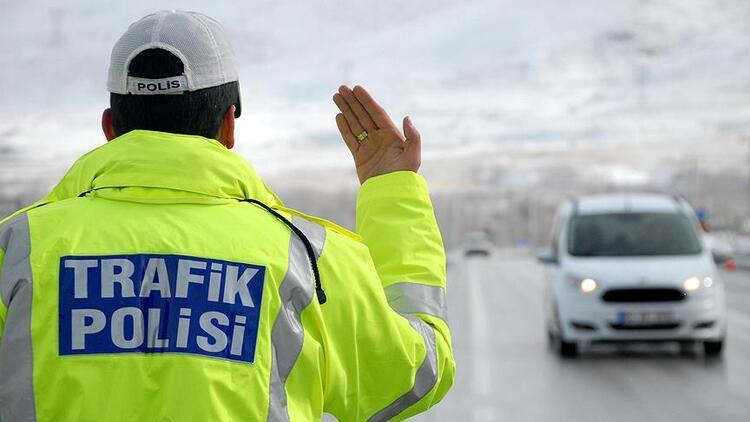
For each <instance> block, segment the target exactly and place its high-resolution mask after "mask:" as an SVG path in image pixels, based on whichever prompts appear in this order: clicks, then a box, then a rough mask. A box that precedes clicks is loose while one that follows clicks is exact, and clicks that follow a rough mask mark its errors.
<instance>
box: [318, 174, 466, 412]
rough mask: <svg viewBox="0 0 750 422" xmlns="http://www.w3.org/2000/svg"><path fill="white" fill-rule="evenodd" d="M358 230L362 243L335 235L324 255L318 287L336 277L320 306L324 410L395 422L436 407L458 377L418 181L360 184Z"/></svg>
mask: <svg viewBox="0 0 750 422" xmlns="http://www.w3.org/2000/svg"><path fill="white" fill-rule="evenodd" d="M357 232H358V234H359V235H360V236H361V238H362V242H361V243H360V242H355V241H352V240H350V239H345V240H346V241H345V240H344V239H339V238H338V237H336V236H335V233H334V235H332V236H330V237H329V240H328V241H327V242H326V247H325V250H324V252H323V255H322V257H321V265H322V267H323V269H322V271H324V274H323V275H324V283H325V282H326V280H329V278H328V277H330V280H332V281H333V280H337V281H336V284H337V286H335V288H333V287H329V288H328V289H327V292H328V294H329V302H328V303H327V304H326V305H323V306H322V307H321V312H322V314H323V318H324V320H325V321H326V326H327V331H328V336H329V338H330V340H331V341H330V342H329V343H330V344H329V345H328V346H329V347H327V349H328V352H327V354H328V356H327V359H326V361H327V363H328V365H327V383H326V393H325V394H326V397H325V410H326V411H327V412H329V413H331V414H333V415H334V416H336V417H338V418H339V419H340V420H343V421H360V420H376V421H379V420H392V419H395V420H401V419H405V418H407V417H409V416H412V415H415V414H417V413H420V412H423V411H425V410H426V409H428V408H429V407H431V406H433V405H434V404H436V403H437V402H439V401H440V400H441V399H442V398H443V397H444V396H445V394H446V393H447V392H448V389H449V388H450V386H451V384H452V382H453V375H454V371H455V362H454V360H453V352H452V345H451V336H450V331H449V328H448V324H447V317H446V299H445V287H446V284H445V283H446V280H445V251H444V248H443V244H442V239H441V237H440V232H439V230H438V227H437V222H436V220H435V215H434V211H433V209H432V204H431V202H430V199H429V195H428V191H427V186H426V183H425V181H424V179H423V178H422V177H421V176H419V175H417V174H416V173H413V172H397V173H391V174H387V175H383V176H378V177H375V178H372V179H369V180H368V181H366V182H365V183H364V184H363V186H362V187H361V189H360V192H359V197H358V200H357ZM341 237H343V236H341ZM340 280H346V283H347V284H348V285H347V286H345V287H341V285H338V283H341V281H340Z"/></svg>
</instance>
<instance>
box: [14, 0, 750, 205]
mask: <svg viewBox="0 0 750 422" xmlns="http://www.w3.org/2000/svg"><path fill="white" fill-rule="evenodd" d="M175 7H176V8H183V9H192V10H199V11H203V12H205V13H207V14H209V15H211V16H213V17H215V18H216V19H217V20H219V21H221V22H222V23H223V24H224V25H225V27H226V28H227V30H228V31H229V33H230V36H231V37H232V39H233V40H234V44H235V49H236V51H237V55H238V61H239V64H240V75H241V84H242V91H243V92H242V95H243V109H244V113H243V117H242V118H241V119H240V121H239V124H238V132H239V133H238V135H239V140H240V141H239V145H238V152H240V153H241V154H243V155H245V156H246V157H247V158H248V159H249V160H250V161H251V162H253V163H254V164H255V165H256V166H257V167H259V169H260V170H261V172H262V173H263V174H274V173H279V172H281V171H282V169H283V171H285V172H286V171H287V169H289V168H292V169H295V168H296V169H310V168H319V169H321V171H323V170H325V169H328V168H334V169H335V168H341V167H345V166H349V164H348V163H349V155H348V152H347V151H346V150H345V148H343V146H342V145H340V140H339V138H338V134H337V132H336V129H335V125H334V122H333V116H334V114H335V107H334V106H333V104H332V103H331V101H330V96H331V94H332V93H333V92H334V90H335V89H336V87H337V86H338V85H339V84H340V83H342V82H346V83H362V84H365V85H366V86H368V87H370V88H371V90H372V91H373V92H374V93H375V95H376V96H377V97H378V98H379V99H381V101H382V102H383V103H384V104H385V105H386V106H387V107H388V109H389V110H390V111H391V113H392V115H393V116H394V118H396V119H400V117H401V116H403V115H405V114H407V113H409V114H410V115H412V116H413V119H414V121H415V123H416V124H417V126H418V127H419V128H420V129H421V131H422V132H423V135H424V139H425V142H424V144H425V150H426V151H425V153H426V155H427V158H428V161H429V160H434V161H436V162H437V161H440V162H444V161H446V160H448V161H450V160H451V159H452V158H453V157H455V156H457V155H459V156H469V157H470V160H476V159H477V158H476V157H478V156H481V157H496V156H498V155H503V154H505V153H506V152H507V151H516V152H518V153H519V154H520V153H523V151H526V150H528V148H529V146H530V145H536V147H535V148H536V149H537V151H539V152H540V153H541V152H543V151H548V152H552V153H554V151H559V150H563V151H568V152H570V154H568V155H567V157H569V158H573V159H574V158H575V154H576V152H577V151H580V150H581V148H584V149H585V148H589V147H591V148H596V149H600V150H603V151H604V153H603V154H604V155H605V156H607V157H614V158H612V159H609V160H605V161H607V164H606V165H605V168H604V169H601V168H600V169H597V170H595V171H598V172H602V171H603V172H605V173H606V174H608V175H610V176H611V177H613V178H615V179H618V180H622V181H623V182H624V183H628V181H633V180H640V179H642V178H643V177H644V176H643V172H644V171H650V170H649V169H645V170H644V169H639V168H633V164H632V163H630V162H628V163H621V162H618V156H619V155H620V154H621V152H622V151H628V150H633V151H638V154H642V155H644V156H647V155H648V151H649V149H650V145H654V149H659V150H663V149H666V150H668V151H677V152H678V153H679V152H682V153H685V154H688V153H690V154H695V155H697V156H701V155H704V154H703V153H704V151H703V149H705V151H706V153H709V152H710V153H712V154H713V153H714V152H717V151H718V152H719V153H720V154H722V153H723V154H727V155H728V156H732V157H735V156H737V155H738V154H739V153H741V152H742V151H743V148H744V147H743V142H746V141H744V140H743V139H744V138H743V137H746V136H748V134H750V104H748V101H747V99H748V93H749V92H750V38H749V37H747V34H748V33H749V32H750V3H748V2H746V1H743V0H690V1H687V0H663V1H658V2H654V1H643V0H613V1H608V2H601V1H597V0H577V1H573V0H534V1H525V2H520V1H498V0H476V1H458V0H452V1H450V0H439V1H436V0H415V1H409V2H401V1H397V0H386V1H378V2H375V1H365V0H354V1H346V0H331V1H325V0H314V1H305V2H302V1H291V0H286V1H270V0H269V1H253V2H227V1H214V2H211V3H210V4H209V3H206V2H198V1H197V0H187V1H179V2H178V1H163V0H158V1H145V0H135V1H128V2H121V1H107V0H97V1H93V0H69V1H66V2H65V3H64V4H62V3H53V2H51V1H42V0H28V1H23V2H20V1H8V0H4V1H3V0H0V68H2V69H3V70H2V78H0V182H5V183H7V182H8V181H10V180H24V181H29V180H33V181H34V183H43V184H47V185H49V184H51V183H52V182H53V181H54V179H56V178H57V177H59V176H60V175H61V174H62V173H63V172H64V170H65V169H66V168H67V167H68V166H69V165H70V164H71V163H72V162H73V160H74V159H75V158H76V157H77V156H79V155H80V154H81V153H82V152H84V151H86V150H88V149H90V148H92V147H94V146H96V145H98V144H99V143H100V142H102V136H101V135H100V130H99V115H100V112H101V110H102V109H103V108H104V107H106V105H107V102H108V95H107V93H106V89H105V78H106V68H107V63H108V57H109V51H110V49H111V46H112V44H113V43H114V42H115V40H116V39H117V38H118V37H119V35H120V34H121V33H122V32H123V31H124V29H125V28H126V26H127V25H128V24H129V23H130V22H132V21H134V20H136V19H137V18H139V17H140V16H142V15H144V14H146V13H148V12H150V11H153V10H158V9H165V8H175ZM665 144H666V145H667V147H666V148H664V147H661V146H659V147H657V146H656V145H665ZM571 145H575V146H576V148H574V149H570V146H571ZM581 145H583V146H581ZM586 145H588V146H586ZM606 151H609V155H607V154H606ZM669 154H672V152H670V153H669ZM483 159H484V158H483ZM631 161H632V160H631ZM635 161H638V160H635ZM735 161H736V163H735V162H733V163H734V164H733V165H738V164H737V163H739V165H742V163H743V161H742V160H735ZM32 162H33V163H34V164H33V165H32V164H29V163H32ZM636 164H638V163H636ZM636 167H637V166H636ZM428 168H429V164H428ZM331 183H336V182H335V180H331ZM4 189H5V190H7V189H11V188H9V187H7V185H6V187H5V188H4ZM6 193H7V192H6Z"/></svg>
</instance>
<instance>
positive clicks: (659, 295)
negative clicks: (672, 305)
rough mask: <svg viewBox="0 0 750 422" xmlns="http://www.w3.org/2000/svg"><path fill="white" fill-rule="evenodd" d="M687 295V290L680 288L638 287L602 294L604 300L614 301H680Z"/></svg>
mask: <svg viewBox="0 0 750 422" xmlns="http://www.w3.org/2000/svg"><path fill="white" fill-rule="evenodd" d="M685 297H686V295H685V292H683V291H682V290H679V289H666V288H637V289H610V290H607V291H606V292H604V294H603V295H602V300H603V301H605V302H614V303H636V302H679V301H681V300H685Z"/></svg>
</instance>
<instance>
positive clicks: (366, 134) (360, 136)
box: [357, 130, 370, 144]
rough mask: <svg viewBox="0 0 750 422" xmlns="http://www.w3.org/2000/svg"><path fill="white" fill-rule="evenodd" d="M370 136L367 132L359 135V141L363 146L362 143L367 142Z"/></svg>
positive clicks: (364, 131)
mask: <svg viewBox="0 0 750 422" xmlns="http://www.w3.org/2000/svg"><path fill="white" fill-rule="evenodd" d="M368 136H370V135H369V134H368V133H367V131H366V130H363V131H362V133H360V134H359V135H357V141H358V142H359V143H360V144H361V143H362V142H364V141H365V139H367V137H368Z"/></svg>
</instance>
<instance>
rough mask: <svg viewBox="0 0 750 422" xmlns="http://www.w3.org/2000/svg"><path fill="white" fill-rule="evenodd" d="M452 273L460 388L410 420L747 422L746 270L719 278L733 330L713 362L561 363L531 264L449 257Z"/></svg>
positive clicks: (647, 351) (670, 350)
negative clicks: (553, 348) (546, 329)
mask: <svg viewBox="0 0 750 422" xmlns="http://www.w3.org/2000/svg"><path fill="white" fill-rule="evenodd" d="M448 272H449V279H448V280H449V292H448V301H449V306H450V308H449V312H450V316H449V317H450V323H451V328H452V332H453V345H454V350H455V354H456V361H457V374H456V380H455V383H454V386H453V389H452V391H451V392H450V393H449V394H448V396H447V397H446V398H445V399H444V400H443V402H442V403H440V404H439V405H438V406H436V407H434V408H433V409H431V410H430V411H429V412H428V413H426V414H423V415H421V416H419V417H418V418H415V419H414V420H419V421H461V422H470V421H577V422H580V421H711V422H717V421H748V420H750V272H746V271H739V272H735V273H728V272H723V273H722V277H723V279H724V281H725V283H726V288H727V296H728V305H729V309H730V311H729V327H728V335H727V343H726V345H725V346H726V349H725V351H724V355H723V357H722V358H719V359H716V360H706V359H705V358H704V356H703V354H702V351H701V349H700V348H696V349H695V351H693V352H687V353H686V352H684V351H682V352H681V351H680V349H679V347H678V346H677V345H670V344H663V345H648V344H647V345H633V346H611V345H605V346H595V347H590V348H587V349H584V350H583V351H582V354H581V356H580V357H578V358H577V359H574V360H563V359H560V358H558V356H557V355H556V354H555V353H554V352H553V351H551V350H550V349H549V348H548V346H547V342H546V337H545V334H544V323H543V314H542V295H541V292H542V285H543V283H544V279H543V268H542V267H541V266H540V265H538V264H537V263H536V262H535V260H534V259H533V258H531V257H529V256H527V255H524V254H520V253H515V252H499V253H495V254H494V255H493V256H492V257H491V258H482V257H472V258H468V259H465V258H464V257H463V256H461V255H460V254H454V255H452V256H451V257H450V258H449V268H448Z"/></svg>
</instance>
